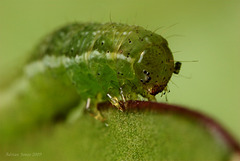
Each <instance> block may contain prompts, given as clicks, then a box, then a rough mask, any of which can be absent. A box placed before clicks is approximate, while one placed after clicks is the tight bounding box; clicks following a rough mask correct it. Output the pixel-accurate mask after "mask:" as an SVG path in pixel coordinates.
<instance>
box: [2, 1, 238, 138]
mask: <svg viewBox="0 0 240 161" xmlns="http://www.w3.org/2000/svg"><path fill="white" fill-rule="evenodd" d="M110 17H111V20H112V21H114V22H122V23H128V24H136V25H140V26H143V27H146V28H147V29H149V30H155V29H157V28H159V27H163V28H160V29H159V30H158V31H157V33H159V34H161V35H163V36H164V37H166V38H167V40H168V42H169V45H170V48H171V49H172V51H181V52H176V53H175V54H174V57H175V59H176V60H181V61H192V60H198V61H199V62H195V63H194V62H192V63H191V62H186V63H184V62H183V66H182V70H181V72H180V75H179V76H173V79H172V81H171V82H170V83H169V87H170V90H171V92H170V93H169V94H168V100H169V103H172V104H180V105H185V106H188V107H190V108H192V109H197V110H200V111H203V112H205V113H208V114H209V115H211V116H213V117H214V118H216V119H218V120H219V121H220V122H221V123H222V124H223V125H224V126H226V127H227V129H229V130H230V132H232V133H233V135H234V136H236V137H237V138H238V140H240V126H239V124H240V102H239V100H240V94H239V91H240V85H239V82H240V74H239V73H240V72H239V65H238V64H239V61H240V59H239V58H240V56H239V54H240V46H239V44H240V30H239V29H240V1H239V0H236V1H231V0H229V1H225V0H218V1H217V0H216V1H213V0H198V1H191V0H185V1H179V0H158V1H156V0H136V1H131V0H121V1H120V0H105V1H97V0H78V1H77V0H41V1H37V0H0V88H2V89H3V88H6V86H7V84H8V82H9V81H10V80H11V79H13V78H14V76H15V75H16V74H17V73H18V72H19V70H20V69H21V67H22V65H23V63H24V60H25V59H26V57H27V56H28V55H29V53H30V51H31V50H32V49H33V47H34V45H35V44H36V43H37V42H39V40H40V39H41V38H42V37H44V35H46V34H47V33H49V32H51V31H52V30H54V29H55V28H57V27H59V26H61V25H64V24H66V23H70V22H74V21H79V22H89V21H96V22H108V21H110ZM174 24H176V25H174ZM171 26H172V27H171ZM161 100H164V99H163V98H162V99H161ZM0 101H1V98H0Z"/></svg>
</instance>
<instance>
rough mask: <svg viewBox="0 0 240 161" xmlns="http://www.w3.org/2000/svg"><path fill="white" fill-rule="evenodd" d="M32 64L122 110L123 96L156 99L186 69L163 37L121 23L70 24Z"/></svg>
mask: <svg viewBox="0 0 240 161" xmlns="http://www.w3.org/2000/svg"><path fill="white" fill-rule="evenodd" d="M29 63H30V65H29V66H28V68H27V71H28V70H31V69H33V68H34V67H33V66H37V65H38V66H39V63H40V64H41V65H40V66H41V68H40V71H41V72H44V71H46V70H48V71H51V73H52V75H53V76H56V75H57V77H59V75H67V79H68V80H67V81H69V82H71V84H72V85H73V86H75V89H76V90H77V92H78V94H79V95H80V98H81V99H83V100H87V99H89V98H90V99H91V100H93V101H95V102H97V101H99V97H98V96H99V95H100V96H101V100H110V102H111V103H112V104H113V105H114V106H116V107H118V108H119V109H120V110H123V108H124V107H123V106H124V105H122V104H120V103H119V102H120V101H119V100H122V101H123V102H125V101H127V100H137V99H138V98H139V95H141V96H142V97H144V98H146V99H148V100H150V101H154V100H155V95H156V94H158V93H161V92H162V91H165V90H166V88H167V84H168V82H169V80H170V78H171V76H172V74H173V73H175V74H178V73H179V71H180V67H181V63H180V62H176V63H175V64H174V59H173V55H172V52H171V51H170V49H169V47H168V42H167V41H166V40H165V39H164V38H163V37H162V36H160V35H158V34H156V33H154V32H151V31H148V30H146V29H144V28H143V27H140V26H130V25H126V24H120V23H105V24H100V23H73V24H69V25H67V26H64V27H62V28H60V29H58V30H57V31H55V32H53V33H51V34H50V35H48V36H47V37H46V38H45V39H44V40H43V41H42V42H41V43H40V44H39V45H38V47H37V48H36V50H35V51H34V52H33V54H32V56H31V58H30V60H29ZM27 73H31V74H30V75H33V73H38V72H37V71H34V72H27ZM58 79H59V80H57V81H61V78H58ZM65 81H66V79H65Z"/></svg>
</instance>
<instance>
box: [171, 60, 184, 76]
mask: <svg viewBox="0 0 240 161" xmlns="http://www.w3.org/2000/svg"><path fill="white" fill-rule="evenodd" d="M181 66H182V63H181V62H179V61H177V62H176V63H175V65H174V70H173V73H174V74H179V72H180V69H181Z"/></svg>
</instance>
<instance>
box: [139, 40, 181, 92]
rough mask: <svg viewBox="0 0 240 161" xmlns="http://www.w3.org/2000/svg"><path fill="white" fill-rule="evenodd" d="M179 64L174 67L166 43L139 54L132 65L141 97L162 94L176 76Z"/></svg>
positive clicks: (153, 46)
mask: <svg viewBox="0 0 240 161" xmlns="http://www.w3.org/2000/svg"><path fill="white" fill-rule="evenodd" d="M180 67H181V63H180V62H177V63H176V65H174V61H173V55H172V53H171V51H170V49H169V48H168V45H167V43H162V44H160V45H156V44H154V45H151V46H149V47H148V48H146V49H145V50H144V51H142V53H141V54H140V57H139V59H138V60H137V61H136V62H135V64H134V69H135V74H136V76H137V79H138V82H139V83H140V84H141V85H140V87H138V89H139V91H140V93H141V94H142V95H143V96H148V95H153V96H155V95H156V94H158V93H160V92H162V91H163V90H165V89H166V86H167V84H168V82H169V80H170V78H171V76H172V73H176V74H178V73H179V71H180Z"/></svg>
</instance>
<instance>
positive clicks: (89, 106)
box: [85, 94, 105, 122]
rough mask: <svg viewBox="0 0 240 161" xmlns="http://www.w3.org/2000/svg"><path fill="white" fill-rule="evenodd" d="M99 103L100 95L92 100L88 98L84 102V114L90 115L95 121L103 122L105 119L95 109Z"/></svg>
mask: <svg viewBox="0 0 240 161" xmlns="http://www.w3.org/2000/svg"><path fill="white" fill-rule="evenodd" d="M100 101H101V94H98V95H97V98H95V99H92V98H88V99H87V101H86V106H85V112H86V113H88V114H90V115H91V116H92V117H94V118H95V119H96V120H99V121H102V122H103V121H105V118H104V117H103V116H102V114H101V112H100V111H99V110H98V109H97V104H98V102H100Z"/></svg>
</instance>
